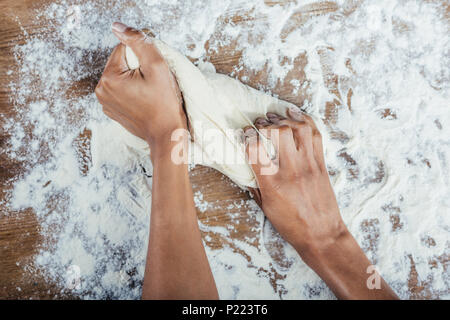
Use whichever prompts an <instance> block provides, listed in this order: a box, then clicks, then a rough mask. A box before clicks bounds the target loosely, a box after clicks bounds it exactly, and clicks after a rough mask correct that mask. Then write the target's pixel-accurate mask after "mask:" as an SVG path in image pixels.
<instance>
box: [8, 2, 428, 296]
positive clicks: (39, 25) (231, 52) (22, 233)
mask: <svg viewBox="0 0 450 320" xmlns="http://www.w3.org/2000/svg"><path fill="white" fill-rule="evenodd" d="M49 2H50V1H48V0H2V1H0V111H1V114H2V115H4V116H5V117H6V118H13V117H14V116H15V114H14V111H13V110H12V108H11V103H10V100H9V99H10V95H11V92H10V89H9V87H8V83H10V81H12V80H14V75H6V73H5V70H7V68H8V67H9V66H10V65H12V64H15V60H14V57H13V55H12V48H13V47H14V46H15V45H17V44H22V43H24V42H25V40H24V38H23V36H22V35H23V30H25V31H26V32H27V33H28V34H30V35H34V34H40V33H44V32H46V30H47V29H46V28H45V27H46V21H45V20H40V21H39V22H37V21H36V20H35V19H34V15H33V14H34V13H33V11H32V10H34V9H37V8H40V7H42V6H43V5H45V4H48V3H49ZM275 3H277V2H270V1H267V4H268V5H273V4H275ZM353 3H354V6H349V7H348V8H347V9H346V10H347V11H346V14H348V13H350V12H351V11H352V10H354V8H356V6H357V5H358V1H353ZM336 10H337V5H336V4H335V3H334V2H328V1H324V2H322V3H319V4H317V5H306V6H304V7H303V8H302V10H300V11H299V13H298V14H296V15H294V16H293V17H292V18H291V26H290V27H286V28H285V30H284V31H283V32H284V33H286V34H287V33H289V32H290V31H291V28H293V27H295V26H296V25H299V24H302V23H304V22H305V21H306V20H307V19H309V18H310V17H312V16H315V15H320V14H326V13H329V12H333V11H336ZM248 19H250V18H249V17H248V16H246V14H245V12H242V13H240V14H239V15H237V16H235V17H233V18H232V21H233V23H235V24H239V23H243V22H245V21H246V20H248ZM208 45H209V44H208V43H206V48H207V47H208ZM323 54H324V55H325V54H326V53H323ZM240 57H241V53H240V52H239V51H238V50H235V49H234V46H233V45H229V46H227V47H222V48H220V50H219V51H218V52H215V53H211V55H210V56H209V60H210V61H211V62H212V63H213V64H214V65H215V66H216V68H217V70H218V72H221V73H225V74H229V73H230V72H231V71H232V70H233V67H234V66H236V65H238V63H239V60H240ZM294 64H295V67H294V68H293V71H291V72H290V73H289V74H288V75H287V77H286V79H285V81H284V82H282V83H281V82H280V83H278V84H277V86H276V88H275V89H274V90H273V91H274V92H275V93H276V94H278V95H279V96H280V97H281V98H282V99H284V100H287V101H290V102H293V103H295V104H297V105H302V102H303V100H304V99H305V98H307V96H306V95H305V94H304V93H300V94H297V95H293V94H292V91H293V90H292V89H293V87H292V84H290V80H291V79H298V80H300V81H301V82H302V81H303V80H304V79H305V74H304V71H303V69H304V67H305V65H306V58H305V56H303V55H299V56H298V57H297V59H295V61H294ZM350 67H351V66H350ZM99 76H100V74H98V75H96V76H93V77H92V78H90V79H85V80H84V81H82V82H80V83H77V84H75V87H74V92H87V91H91V92H92V90H93V89H94V87H95V84H96V83H97V81H98V78H99ZM237 76H238V77H239V78H243V76H247V78H246V79H248V80H246V82H247V84H249V85H250V86H254V87H256V86H257V85H258V84H264V83H265V82H266V80H267V72H266V71H265V70H262V71H260V72H256V73H255V72H249V71H247V70H242V71H240V72H239V74H237ZM325 76H327V79H328V80H327V85H328V89H329V90H330V92H333V93H337V94H339V92H337V89H336V88H337V86H336V83H337V77H336V75H333V74H331V73H330V74H326V75H325ZM341 99H342V100H343V99H349V101H350V100H351V92H349V93H348V96H347V97H342V98H341ZM339 107H341V102H340V101H338V100H335V101H331V102H330V103H329V104H327V111H326V115H325V119H324V120H325V122H326V123H332V122H333V121H334V119H335V114H336V109H337V108H339ZM0 121H2V120H1V118H0ZM1 124H2V123H1V122H0V127H1ZM331 134H332V135H333V136H334V137H335V138H336V139H345V137H343V136H342V133H340V132H332V133H331ZM7 141H8V132H5V131H1V132H0V146H1V148H0V211H1V212H2V213H11V214H10V215H6V216H4V215H2V216H1V217H0V298H3V299H5V298H7V299H14V298H24V299H27V298H33V299H48V298H52V297H54V295H55V294H57V293H59V289H58V288H57V287H55V286H54V285H53V284H51V283H48V282H46V281H45V280H44V279H43V277H41V276H40V275H39V274H34V273H33V274H34V275H33V276H30V274H29V273H27V272H26V271H24V269H23V266H24V265H25V264H27V262H29V261H31V260H32V257H33V255H34V254H36V253H37V247H38V245H39V244H40V243H41V242H42V241H43V238H42V236H41V234H40V232H39V222H38V220H37V218H36V216H35V214H34V213H33V211H32V210H31V209H30V210H25V211H24V212H21V213H20V214H14V213H13V212H8V208H6V206H5V204H4V203H2V200H5V196H6V193H5V192H6V191H8V190H10V181H11V180H12V179H14V178H17V177H18V176H20V174H21V173H22V172H23V166H22V164H21V163H19V162H15V161H12V160H10V159H8V158H7V157H6V156H5V154H4V151H5V150H6V149H7V148H8V146H7ZM344 158H346V160H347V161H349V162H351V161H353V159H351V158H350V159H348V158H347V156H346V155H344ZM191 181H192V184H193V187H194V192H195V191H198V190H199V191H201V192H202V193H203V196H204V200H206V201H208V202H214V204H215V206H214V208H213V209H208V210H207V211H206V212H203V213H202V212H200V211H199V212H198V217H199V219H200V220H201V221H202V222H203V223H205V224H207V225H210V226H211V225H218V226H227V225H229V224H233V227H234V231H233V232H232V233H231V235H232V237H233V238H234V239H240V240H242V241H246V242H247V243H249V244H251V245H257V241H258V238H257V237H256V234H255V231H252V227H253V226H254V224H255V223H256V222H255V221H254V219H253V220H252V219H249V215H248V214H247V211H248V208H247V207H246V205H244V206H243V207H242V208H240V209H239V210H238V217H237V218H236V217H234V218H233V219H231V218H230V217H229V215H227V210H226V207H227V206H228V205H229V204H230V203H232V202H233V201H239V200H246V199H248V194H246V193H245V192H243V191H241V190H240V189H239V188H237V187H236V186H234V185H232V184H231V183H230V181H229V180H228V179H226V178H224V177H223V176H222V175H221V174H220V173H218V172H216V171H214V170H212V169H209V168H205V167H197V168H196V169H194V170H193V171H192V172H191ZM237 222H241V223H237ZM203 236H205V234H203ZM210 236H211V240H210V241H208V242H207V243H208V245H209V246H210V247H213V248H220V247H222V246H223V245H224V244H227V245H230V246H231V247H233V244H232V242H231V241H230V240H229V239H226V238H222V237H219V236H217V235H214V234H211V235H210ZM208 239H209V238H208ZM248 239H255V240H252V241H253V242H250V240H248ZM235 249H236V250H238V249H237V248H235ZM272 249H273V251H272V253H273V257H274V259H279V257H278V255H277V248H276V246H274V247H273V248H272ZM242 254H244V255H245V253H242ZM411 259H412V258H411ZM412 262H413V261H412ZM413 265H414V264H413ZM276 277H277V275H274V279H275V278H276ZM18 288H20V290H19V289H18ZM410 289H411V292H412V293H413V297H416V298H421V297H422V298H423V297H425V296H427V291H426V290H425V289H424V285H423V284H422V283H420V282H419V281H418V279H417V272H416V271H415V269H414V268H412V269H411V278H410Z"/></svg>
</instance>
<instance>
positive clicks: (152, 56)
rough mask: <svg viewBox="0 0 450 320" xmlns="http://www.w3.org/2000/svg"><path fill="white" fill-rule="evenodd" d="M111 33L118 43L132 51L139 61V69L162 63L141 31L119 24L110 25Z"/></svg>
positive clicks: (159, 56)
mask: <svg viewBox="0 0 450 320" xmlns="http://www.w3.org/2000/svg"><path fill="white" fill-rule="evenodd" d="M112 31H113V33H114V34H115V35H116V37H117V38H118V39H119V40H120V42H122V43H123V44H125V45H126V46H128V47H130V48H131V49H132V50H133V52H134V53H135V54H136V56H137V57H138V59H139V62H140V65H141V67H144V68H145V67H149V66H151V65H153V64H157V63H160V62H163V61H164V58H163V57H162V56H161V53H160V52H159V50H158V48H156V46H155V45H154V44H153V43H152V42H151V41H150V38H148V37H147V36H146V35H145V33H143V32H142V31H139V30H136V29H134V28H131V27H128V26H127V25H124V24H123V23H120V22H114V23H113V24H112Z"/></svg>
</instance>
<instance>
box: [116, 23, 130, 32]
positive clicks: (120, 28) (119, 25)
mask: <svg viewBox="0 0 450 320" xmlns="http://www.w3.org/2000/svg"><path fill="white" fill-rule="evenodd" d="M112 28H113V30H114V31H117V32H124V31H125V30H127V28H128V26H127V25H125V24H123V23H121V22H114V23H113V24H112Z"/></svg>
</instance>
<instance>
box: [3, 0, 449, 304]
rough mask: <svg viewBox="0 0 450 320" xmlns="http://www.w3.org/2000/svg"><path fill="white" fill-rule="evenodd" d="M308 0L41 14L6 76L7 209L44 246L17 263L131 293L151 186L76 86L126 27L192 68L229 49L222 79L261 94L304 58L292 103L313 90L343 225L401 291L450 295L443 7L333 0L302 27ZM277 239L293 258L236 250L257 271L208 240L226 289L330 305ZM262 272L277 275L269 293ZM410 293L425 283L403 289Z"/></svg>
mask: <svg viewBox="0 0 450 320" xmlns="http://www.w3.org/2000/svg"><path fill="white" fill-rule="evenodd" d="M314 2H316V1H297V2H294V1H289V2H286V4H284V5H274V4H273V3H272V4H271V3H267V4H266V3H265V2H264V1H262V0H254V1H243V0H242V1H240V0H235V1H231V0H221V1H202V0H198V1H194V0H192V1H184V0H183V1H176V0H173V1H148V0H136V1H128V0H118V1H115V2H114V4H113V5H103V4H100V3H98V2H97V1H89V2H87V3H81V2H78V1H70V2H69V3H67V2H63V1H61V3H56V4H52V5H49V6H48V7H45V8H43V9H39V11H37V12H36V21H38V20H41V21H45V25H46V26H47V27H45V28H44V29H43V30H42V31H43V32H42V33H41V34H34V35H28V34H27V33H26V31H25V30H24V33H23V37H24V40H25V43H24V44H23V45H18V46H16V47H15V48H14V53H15V57H16V62H17V64H16V65H13V66H11V68H10V70H7V76H11V79H14V80H12V81H11V83H10V88H11V89H12V90H13V93H14V94H13V96H12V97H11V103H12V104H13V105H14V107H15V108H16V110H17V114H18V116H17V117H16V118H14V119H9V120H8V121H7V123H6V125H5V127H4V128H3V129H4V130H7V131H8V132H10V134H11V139H10V141H9V142H8V150H7V153H8V156H9V157H10V158H11V159H12V160H14V161H18V162H23V163H24V166H25V168H26V170H25V172H24V173H23V174H22V175H20V176H18V177H16V178H15V179H13V180H12V181H11V184H13V186H14V188H13V189H12V190H11V192H10V194H9V195H8V197H7V198H6V199H5V201H7V206H8V208H9V209H10V210H11V212H10V213H2V214H15V215H20V214H21V212H22V210H24V209H26V208H32V209H33V212H35V214H36V215H37V218H38V220H39V222H40V226H41V228H40V230H41V233H42V235H43V238H44V239H45V242H44V243H43V244H42V245H41V247H40V249H39V252H38V254H37V255H36V256H35V257H34V261H31V262H18V263H19V264H21V265H22V266H23V268H24V270H26V272H29V273H33V272H37V271H39V273H41V274H43V275H44V276H45V277H47V278H48V281H51V282H55V283H57V285H58V286H60V287H61V288H62V292H63V291H64V292H66V293H67V292H69V293H70V294H71V295H76V296H79V297H81V298H94V299H99V298H127V299H135V298H139V297H140V284H141V281H142V278H143V272H144V262H145V257H146V248H147V243H146V242H147V239H148V228H149V217H148V212H149V211H150V208H149V206H150V198H151V195H150V194H147V193H142V192H141V190H143V189H145V188H149V187H150V186H151V183H152V181H151V177H150V176H149V175H148V174H146V173H145V172H144V169H143V168H148V167H151V164H150V163H149V160H148V159H147V158H146V157H138V156H137V155H135V154H133V153H132V152H131V150H128V149H127V148H126V146H125V145H124V144H123V143H122V142H121V141H120V139H114V138H113V137H114V126H113V125H112V124H111V122H110V120H108V119H107V118H106V117H105V116H104V115H103V114H102V112H101V107H100V105H99V104H98V102H97V100H96V98H95V95H94V94H93V92H92V91H93V88H92V90H88V91H87V92H84V93H80V92H75V93H76V95H75V94H74V92H72V90H73V87H74V84H76V83H81V84H82V83H83V81H86V79H92V78H95V77H96V76H98V75H99V74H100V73H101V71H102V69H103V66H104V63H105V62H106V58H107V56H108V54H109V52H110V50H111V49H112V48H113V47H114V46H115V45H116V44H117V40H116V39H115V37H114V36H113V35H112V33H111V32H110V25H111V23H112V22H113V21H122V22H124V23H126V24H129V25H132V26H136V27H150V28H151V29H152V31H153V33H154V34H156V35H158V37H159V38H160V39H162V40H164V41H165V42H166V43H168V44H169V45H171V46H172V47H174V48H177V49H178V50H180V51H181V52H183V53H184V54H186V55H187V56H189V57H191V58H193V59H198V60H199V61H202V60H205V61H208V57H210V56H211V55H213V54H215V53H216V52H220V50H221V49H223V48H224V47H227V46H230V47H233V50H235V51H236V52H240V53H242V58H241V59H240V61H239V64H238V66H236V67H235V68H234V69H233V70H232V72H231V75H232V76H236V77H239V78H240V80H242V81H244V82H246V81H247V80H248V77H249V76H250V75H251V74H253V73H258V72H260V71H266V72H267V77H266V78H265V79H264V84H262V85H261V87H260V89H264V90H266V91H268V92H276V91H277V87H278V86H279V85H280V83H283V81H284V80H285V79H288V77H289V74H290V72H292V71H295V70H294V68H295V66H294V65H295V58H297V57H298V56H299V55H306V57H307V61H308V64H307V65H306V68H305V78H306V81H303V82H300V81H299V80H298V79H289V85H290V86H292V95H294V96H295V95H297V94H299V93H300V92H303V93H305V92H306V96H308V99H305V100H304V101H303V102H302V105H301V107H303V108H304V109H306V110H307V111H308V112H310V113H313V114H315V115H316V116H317V117H318V118H321V119H328V120H324V122H326V123H324V125H326V127H327V128H328V131H326V132H324V136H325V140H326V142H327V164H328V168H329V171H330V175H331V179H332V181H333V184H334V187H335V192H336V195H337V198H338V202H339V205H340V207H341V210H342V215H343V218H344V220H345V222H346V224H347V225H348V227H349V229H350V230H351V232H352V233H353V234H354V235H355V237H356V239H357V240H358V242H359V243H360V244H361V246H362V247H363V249H364V250H365V251H366V253H367V254H368V256H369V257H370V259H372V261H373V262H374V263H375V264H376V265H377V266H378V268H379V270H380V271H381V273H382V274H383V276H384V277H385V279H386V280H387V282H388V283H390V284H391V285H392V286H393V288H394V290H395V291H396V292H397V293H398V294H399V296H400V297H402V298H421V297H431V298H450V295H449V288H450V277H449V274H448V264H449V252H450V250H449V247H450V245H449V240H448V239H449V232H450V218H449V212H450V200H449V197H448V194H449V191H450V188H449V184H450V172H449V170H450V169H449V160H450V138H449V137H450V117H449V116H448V114H449V106H448V101H449V97H448V93H449V76H450V71H449V69H448V65H450V61H449V60H450V55H449V41H448V36H447V35H448V30H449V23H448V18H447V17H446V16H445V8H444V6H442V5H441V2H440V1H435V2H433V1H423V2H422V1H408V0H398V1H393V0H385V1H383V0H380V1H377V2H376V3H374V2H372V1H365V2H364V1H363V2H361V3H359V2H358V1H350V0H348V1H343V0H342V1H337V2H336V4H335V5H333V6H334V7H333V6H332V7H333V8H332V10H330V11H331V12H330V13H327V14H324V15H318V16H315V15H312V17H311V18H310V19H302V15H301V14H298V10H299V9H300V8H303V9H304V8H305V6H308V5H311V3H314ZM111 6H112V7H111ZM296 13H297V14H296ZM236 15H241V16H243V17H244V19H241V20H239V21H235V20H234V19H233V17H234V16H236ZM246 17H248V19H246ZM18 23H20V20H18ZM292 25H294V26H297V27H290V26H292ZM205 48H206V49H205ZM75 96H76V97H75ZM330 114H331V117H330ZM329 119H332V120H329ZM99 148H100V149H101V154H102V155H103V156H102V157H101V158H99V159H97V160H96V161H95V163H93V162H92V157H91V156H90V155H89V152H88V150H91V151H92V152H95V150H97V151H98V150H99ZM195 202H196V205H197V207H198V208H199V210H200V211H206V210H208V209H210V208H211V207H213V206H214V204H210V203H207V202H205V201H204V200H203V197H202V194H201V193H196V195H195ZM242 207H245V208H247V209H248V211H249V215H250V216H253V217H254V218H255V219H256V221H258V222H259V227H258V228H259V232H260V235H261V239H264V240H266V241H270V239H277V236H276V233H275V232H274V230H273V229H272V228H271V226H270V224H267V223H266V224H263V221H264V218H263V215H262V213H261V211H260V210H259V209H258V208H257V207H256V205H255V204H254V202H253V201H251V200H249V201H246V202H245V203H232V204H230V206H229V208H228V209H229V215H230V216H231V217H233V214H234V213H235V212H236V210H237V208H242ZM200 227H201V229H202V231H208V232H213V233H219V234H221V235H222V236H225V237H226V236H227V235H230V230H229V229H227V228H220V227H215V228H212V227H208V226H206V225H203V224H200ZM204 240H205V242H208V239H204ZM276 241H277V243H278V245H279V246H280V247H281V249H280V250H282V251H283V254H284V256H285V259H286V261H287V262H288V263H286V264H283V265H278V264H275V263H272V260H271V257H270V255H269V254H268V252H267V251H266V249H265V246H264V245H263V242H264V241H262V242H261V244H260V245H259V247H258V248H256V247H254V246H251V245H248V244H247V243H246V242H242V241H234V245H235V246H236V247H237V248H239V249H241V250H242V251H243V252H245V253H246V255H247V257H250V262H249V260H248V259H247V257H244V256H243V255H241V254H240V253H239V252H236V250H231V249H230V248H228V247H226V246H225V247H223V248H222V249H214V250H213V249H212V248H209V247H208V246H207V247H206V249H207V254H208V258H209V261H210V263H211V268H212V270H213V273H214V277H215V280H216V282H217V286H218V288H219V293H220V296H221V297H222V298H228V299H243V298H267V299H271V298H280V297H281V298H285V299H292V298H316V299H317V298H332V297H333V295H332V293H331V292H330V291H329V289H327V287H326V286H325V285H324V283H323V282H322V281H321V280H320V279H319V278H318V277H317V276H316V275H315V274H314V272H313V271H311V270H310V269H309V268H307V267H306V266H305V265H304V263H303V262H302V261H301V260H300V259H299V258H298V257H297V255H296V253H295V252H294V250H293V249H292V248H291V247H290V246H288V245H286V244H285V243H284V242H282V241H280V240H276ZM262 269H264V270H273V272H276V273H277V274H279V275H281V277H277V279H276V281H275V285H274V284H273V283H271V279H273V277H271V275H270V274H268V273H263V272H260V270H262ZM269 273H270V272H269ZM411 284H415V285H416V286H418V287H423V289H422V290H419V291H418V292H417V291H416V292H411V291H410V290H409V285H411Z"/></svg>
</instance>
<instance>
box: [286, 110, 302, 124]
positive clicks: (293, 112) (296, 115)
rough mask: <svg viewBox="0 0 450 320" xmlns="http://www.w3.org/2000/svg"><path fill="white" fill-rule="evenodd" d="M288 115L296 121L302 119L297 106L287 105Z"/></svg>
mask: <svg viewBox="0 0 450 320" xmlns="http://www.w3.org/2000/svg"><path fill="white" fill-rule="evenodd" d="M289 115H290V116H291V117H292V118H293V119H294V120H297V121H301V120H303V113H302V112H301V111H300V109H299V108H297V107H289Z"/></svg>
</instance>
